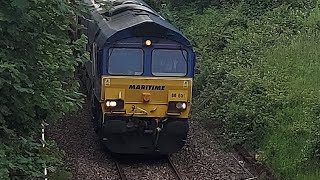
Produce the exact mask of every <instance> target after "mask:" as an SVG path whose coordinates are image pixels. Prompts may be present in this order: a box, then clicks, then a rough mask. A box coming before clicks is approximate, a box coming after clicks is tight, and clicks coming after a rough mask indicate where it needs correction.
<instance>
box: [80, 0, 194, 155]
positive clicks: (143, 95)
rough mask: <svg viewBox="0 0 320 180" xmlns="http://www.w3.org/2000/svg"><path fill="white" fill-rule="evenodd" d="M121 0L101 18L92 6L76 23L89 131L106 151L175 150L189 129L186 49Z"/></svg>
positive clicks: (172, 33) (147, 13) (140, 5)
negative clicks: (85, 56) (84, 57)
mask: <svg viewBox="0 0 320 180" xmlns="http://www.w3.org/2000/svg"><path fill="white" fill-rule="evenodd" d="M121 2H122V1H117V3H116V5H115V6H114V7H113V8H112V9H111V10H109V12H108V13H107V15H108V17H105V11H102V10H101V9H99V8H98V9H97V8H96V9H95V10H94V11H92V12H91V17H92V18H93V19H94V20H95V21H93V22H85V23H83V24H86V25H87V26H86V27H88V29H87V32H86V33H87V35H88V37H89V43H88V44H89V45H88V46H89V49H90V50H91V51H90V54H91V61H89V62H88V63H87V64H86V74H87V76H85V77H89V78H88V79H87V81H86V82H87V83H85V84H86V86H87V89H90V91H89V93H90V96H91V99H92V107H93V108H92V109H93V115H94V119H95V122H96V129H97V131H98V133H99V136H100V137H101V139H102V140H103V142H104V144H105V145H106V147H107V148H108V149H109V150H111V151H112V152H116V153H124V154H154V153H157V154H171V153H174V152H177V151H179V150H180V149H181V148H182V147H183V145H184V144H185V142H186V139H187V132H188V128H189V126H188V117H189V112H190V108H191V98H192V78H193V73H194V57H195V56H194V52H193V49H192V46H191V45H190V42H189V41H188V40H187V39H186V38H185V37H184V36H183V35H182V34H181V32H179V31H178V30H177V29H175V28H174V27H173V26H172V25H171V24H169V23H168V22H166V21H165V20H164V19H163V18H162V17H161V16H159V15H158V14H156V13H155V12H154V11H153V10H152V9H151V8H150V7H149V6H147V5H146V4H145V3H144V2H143V1H140V0H136V1H134V2H136V3H130V4H129V5H128V4H123V3H121ZM132 4H133V5H134V6H132ZM119 6H120V7H119ZM124 7H125V8H124ZM120 9H122V10H120ZM99 20H100V21H99ZM90 23H92V24H91V25H90Z"/></svg>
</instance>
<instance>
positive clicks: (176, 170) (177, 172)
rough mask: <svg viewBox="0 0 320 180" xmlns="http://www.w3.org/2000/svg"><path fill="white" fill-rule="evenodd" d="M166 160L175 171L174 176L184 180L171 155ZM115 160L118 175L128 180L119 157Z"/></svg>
mask: <svg viewBox="0 0 320 180" xmlns="http://www.w3.org/2000/svg"><path fill="white" fill-rule="evenodd" d="M166 160H167V162H168V164H169V167H170V169H171V171H172V172H173V173H174V177H175V179H177V180H183V178H182V176H181V174H180V172H179V171H178V169H177V168H176V166H175V164H174V163H173V161H172V160H171V158H170V157H169V156H167V157H166ZM113 161H114V164H115V165H116V168H117V172H118V175H119V177H120V179H121V180H127V177H126V175H125V173H124V170H123V168H122V167H121V164H120V162H119V160H118V159H117V158H113Z"/></svg>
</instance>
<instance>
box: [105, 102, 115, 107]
mask: <svg viewBox="0 0 320 180" xmlns="http://www.w3.org/2000/svg"><path fill="white" fill-rule="evenodd" d="M106 105H107V107H116V106H117V102H116V101H107V102H106Z"/></svg>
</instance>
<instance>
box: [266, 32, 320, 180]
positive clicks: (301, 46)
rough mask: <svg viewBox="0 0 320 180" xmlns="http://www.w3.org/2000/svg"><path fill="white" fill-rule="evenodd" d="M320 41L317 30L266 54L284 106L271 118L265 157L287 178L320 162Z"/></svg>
mask: <svg viewBox="0 0 320 180" xmlns="http://www.w3.org/2000/svg"><path fill="white" fill-rule="evenodd" d="M319 40H320V36H319V35H318V34H317V33H312V32H308V33H304V34H302V35H300V36H298V37H297V38H294V39H293V40H292V41H291V43H290V45H289V46H288V45H279V46H276V47H274V48H272V49H270V50H269V51H268V53H267V55H266V60H265V63H266V65H265V66H264V67H265V68H266V74H265V77H266V80H271V79H272V80H275V79H276V82H277V83H278V85H279V87H280V89H281V94H282V95H281V96H279V95H276V94H279V93H280V92H279V90H274V89H269V92H268V93H269V94H270V95H272V96H275V95H276V97H277V100H278V101H279V102H281V103H282V107H279V108H277V109H276V114H275V116H274V117H275V118H274V121H268V123H269V126H270V131H269V132H268V135H267V137H266V140H265V141H264V144H263V146H262V147H261V148H260V149H261V156H262V157H263V158H265V160H266V161H267V162H269V163H270V164H271V165H272V167H274V168H275V169H276V171H277V172H278V173H279V174H280V175H282V176H283V177H286V178H287V179H294V178H295V177H296V175H297V174H304V172H305V171H306V170H308V169H310V168H313V169H315V167H317V166H318V163H319V145H320V144H319V134H320V129H319V125H320V113H319V104H320V100H319V96H320V91H319V89H320V81H319V78H318V77H319V76H320V71H319V69H320V63H319V61H318V60H319V58H320V52H319V51H318V47H319V45H320V43H319ZM317 170H320V169H319V167H317V168H316V169H315V170H314V171H313V172H311V173H317V172H318V171H317ZM297 172H298V173H297ZM309 173H310V172H309ZM299 176H301V175H299ZM317 177H318V178H319V177H320V176H319V174H318V176H317Z"/></svg>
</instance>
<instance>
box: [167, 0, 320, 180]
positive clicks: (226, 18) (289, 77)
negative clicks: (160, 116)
mask: <svg viewBox="0 0 320 180" xmlns="http://www.w3.org/2000/svg"><path fill="white" fill-rule="evenodd" d="M175 6H177V5H175ZM194 6H195V4H192V5H190V6H187V7H186V8H184V9H183V10H181V9H180V8H173V9H174V11H172V9H171V11H170V8H169V9H164V13H165V14H166V15H167V16H169V19H171V20H173V21H175V24H177V25H178V26H179V27H180V28H182V30H183V32H184V33H185V34H186V35H187V36H188V37H189V38H190V39H191V40H192V42H193V44H194V48H195V51H196V54H197V67H196V68H197V69H196V77H195V82H194V97H195V100H194V101H195V103H194V106H193V107H194V108H195V109H197V111H196V112H194V114H193V118H195V119H197V120H199V121H201V122H204V123H205V124H206V127H210V128H211V127H214V126H216V127H217V126H218V127H221V126H222V127H223V132H222V133H223V135H224V137H225V138H226V139H227V140H228V141H229V143H230V144H231V145H233V144H242V145H245V146H246V147H250V148H252V149H253V150H255V151H256V152H259V153H258V155H259V157H260V159H261V160H264V161H265V162H267V163H268V164H269V165H271V167H272V168H274V170H275V172H276V174H277V175H279V177H280V178H281V179H319V177H320V173H319V168H318V166H319V162H320V161H319V154H320V153H319V148H320V143H319V142H320V140H319V134H320V133H319V126H320V123H319V122H320V121H319V117H320V116H319V115H320V114H319V95H320V94H319V89H320V87H318V86H319V83H318V77H319V72H317V71H319V69H320V65H319V63H318V59H319V53H318V51H317V48H318V47H319V44H318V42H319V35H318V34H319V27H320V26H319V25H320V24H319V22H320V19H319V18H320V13H319V12H320V10H319V3H318V1H316V0H304V1H287V0H283V1H273V0H270V1H260V0H245V1H233V2H232V3H228V4H227V3H225V2H223V3H220V6H210V7H208V8H207V9H205V10H204V11H203V12H200V13H199V11H198V10H197V8H198V7H194ZM217 129H218V128H217ZM214 130H216V129H214Z"/></svg>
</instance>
